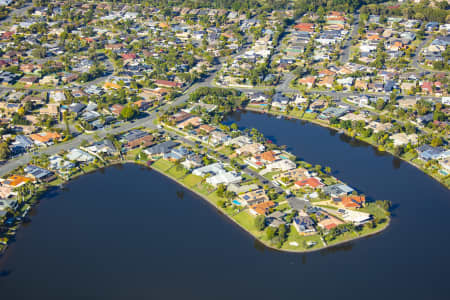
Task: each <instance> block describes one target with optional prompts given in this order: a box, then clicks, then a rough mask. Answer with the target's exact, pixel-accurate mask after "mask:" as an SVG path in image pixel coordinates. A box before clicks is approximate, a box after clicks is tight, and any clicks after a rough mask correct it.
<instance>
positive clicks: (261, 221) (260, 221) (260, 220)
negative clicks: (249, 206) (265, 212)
mask: <svg viewBox="0 0 450 300" xmlns="http://www.w3.org/2000/svg"><path fill="white" fill-rule="evenodd" d="M265 219H266V218H265V217H264V216H262V215H259V216H256V218H255V227H256V229H258V230H259V231H261V230H263V229H264V228H265V227H266V224H265Z"/></svg>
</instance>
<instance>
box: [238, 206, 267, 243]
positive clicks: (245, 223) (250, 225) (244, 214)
mask: <svg viewBox="0 0 450 300" xmlns="http://www.w3.org/2000/svg"><path fill="white" fill-rule="evenodd" d="M232 218H233V219H234V220H236V222H238V223H239V224H240V225H241V226H242V227H244V228H245V229H246V230H248V231H249V232H250V233H251V234H253V235H254V236H255V237H256V238H258V239H262V238H263V237H264V232H263V231H259V230H258V229H256V227H255V217H254V216H253V215H251V214H250V213H249V212H248V211H247V210H244V211H241V212H240V213H238V214H237V215H235V216H233V217H232Z"/></svg>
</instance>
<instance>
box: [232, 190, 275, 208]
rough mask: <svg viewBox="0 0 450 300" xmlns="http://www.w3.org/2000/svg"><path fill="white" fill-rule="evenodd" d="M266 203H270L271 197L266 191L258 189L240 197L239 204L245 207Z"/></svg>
mask: <svg viewBox="0 0 450 300" xmlns="http://www.w3.org/2000/svg"><path fill="white" fill-rule="evenodd" d="M266 201H269V197H268V196H267V194H266V192H265V191H264V189H257V190H253V191H249V192H246V193H243V194H240V195H238V202H239V203H241V205H243V206H251V205H254V204H257V203H262V202H266Z"/></svg>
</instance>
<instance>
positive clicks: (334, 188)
mask: <svg viewBox="0 0 450 300" xmlns="http://www.w3.org/2000/svg"><path fill="white" fill-rule="evenodd" d="M353 191H354V189H352V188H351V187H349V186H348V185H346V184H344V183H338V184H334V185H329V186H326V187H324V188H323V192H324V193H325V194H326V195H330V196H331V197H340V196H342V195H348V194H351V193H352V192H353Z"/></svg>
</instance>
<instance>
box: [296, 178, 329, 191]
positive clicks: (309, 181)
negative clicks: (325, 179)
mask: <svg viewBox="0 0 450 300" xmlns="http://www.w3.org/2000/svg"><path fill="white" fill-rule="evenodd" d="M295 186H296V187H299V188H302V187H310V188H313V189H317V188H321V187H323V186H324V184H323V183H322V182H320V180H319V179H318V178H315V177H310V178H305V179H302V180H298V181H296V182H295Z"/></svg>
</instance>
